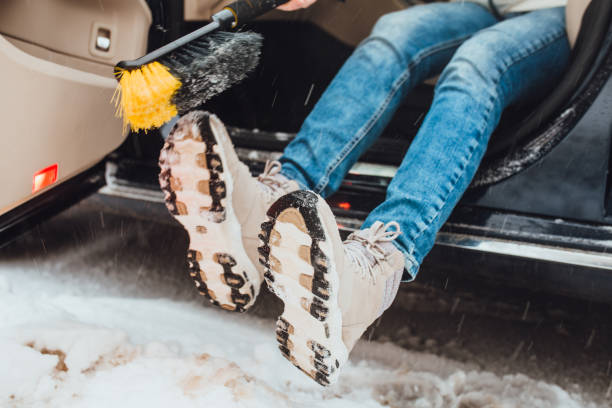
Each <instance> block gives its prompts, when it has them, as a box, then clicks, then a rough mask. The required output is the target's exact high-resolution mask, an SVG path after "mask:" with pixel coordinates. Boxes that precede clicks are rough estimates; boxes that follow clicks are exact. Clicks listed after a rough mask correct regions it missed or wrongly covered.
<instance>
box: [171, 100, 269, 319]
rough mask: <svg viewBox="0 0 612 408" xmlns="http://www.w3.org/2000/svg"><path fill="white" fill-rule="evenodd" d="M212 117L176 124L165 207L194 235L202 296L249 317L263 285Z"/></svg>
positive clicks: (194, 268)
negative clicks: (248, 248)
mask: <svg viewBox="0 0 612 408" xmlns="http://www.w3.org/2000/svg"><path fill="white" fill-rule="evenodd" d="M211 117H212V116H211V115H209V114H207V113H205V112H191V113H189V114H188V115H186V116H184V117H183V118H181V119H180V120H179V121H178V122H177V123H176V125H175V126H174V128H173V129H172V131H171V133H170V135H169V137H168V140H167V141H166V143H165V145H164V147H163V149H162V150H161V153H160V157H159V166H160V168H161V172H160V174H159V184H160V187H161V190H162V191H163V192H164V194H165V202H166V207H167V208H168V210H169V211H170V213H171V214H172V216H173V217H174V218H175V219H176V220H177V221H178V222H180V223H181V224H182V225H183V228H184V229H185V230H186V231H187V233H188V234H189V250H188V252H187V263H188V266H189V275H190V276H191V278H192V279H193V281H194V283H195V286H196V287H197V289H198V290H199V292H200V294H202V295H204V296H206V297H207V298H208V299H209V300H210V301H211V302H212V303H213V304H214V305H217V306H219V307H221V308H223V309H225V310H230V311H236V312H244V311H246V310H247V309H248V308H249V307H250V306H251V305H252V304H253V303H254V301H255V298H256V296H257V293H258V291H259V286H260V283H261V282H260V278H259V273H258V272H257V270H256V269H255V266H254V265H253V264H252V262H251V261H250V260H249V258H248V256H247V254H246V251H245V249H244V246H243V244H242V232H241V226H240V223H239V222H238V220H237V218H236V215H235V213H234V210H233V206H232V192H233V180H232V176H231V174H230V172H229V170H227V171H224V170H225V169H226V167H227V166H225V164H226V163H227V160H226V158H225V154H224V150H223V146H222V143H220V142H219V141H218V140H217V137H216V136H215V134H214V132H213V129H212V127H211V124H210V120H211ZM212 118H213V119H212V120H218V119H216V117H212Z"/></svg>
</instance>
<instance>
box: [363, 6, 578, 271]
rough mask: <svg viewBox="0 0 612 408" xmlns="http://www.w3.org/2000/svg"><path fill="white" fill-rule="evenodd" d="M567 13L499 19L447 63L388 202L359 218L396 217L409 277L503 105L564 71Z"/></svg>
mask: <svg viewBox="0 0 612 408" xmlns="http://www.w3.org/2000/svg"><path fill="white" fill-rule="evenodd" d="M564 16H565V15H564V9H563V8H556V9H547V10H541V11H535V12H531V13H528V14H525V15H521V16H518V17H515V18H512V19H509V20H506V21H503V22H501V23H498V24H496V25H495V26H493V27H491V28H488V29H485V30H483V31H481V32H479V33H478V34H477V35H475V36H474V37H473V38H471V39H470V40H468V41H467V42H465V43H464V44H463V45H462V46H461V47H460V48H459V49H458V50H457V52H456V54H455V55H454V56H453V58H452V60H451V62H450V63H449V65H448V66H447V67H446V68H445V69H444V72H443V73H442V76H441V77H440V79H439V82H438V84H437V86H436V91H435V97H434V101H433V105H432V107H431V109H430V111H429V113H428V115H427V117H426V118H425V120H424V122H423V125H422V126H421V128H420V130H419V132H418V134H417V136H416V138H415V140H414V142H413V143H412V145H411V147H410V149H409V151H408V153H407V154H406V156H405V158H404V160H403V162H402V164H401V166H400V168H399V169H398V171H397V174H396V176H395V177H394V179H393V181H392V182H391V184H390V185H389V188H388V191H387V198H386V200H385V202H384V203H382V204H381V205H380V206H379V207H378V208H376V209H375V210H374V211H373V212H372V213H371V214H370V215H369V217H368V218H367V220H366V222H365V224H364V228H367V227H369V226H371V225H372V224H373V223H374V222H376V221H382V222H385V223H386V222H389V221H398V222H399V224H400V226H401V230H402V234H401V235H400V236H399V238H398V239H397V240H396V242H395V243H396V246H397V247H398V248H399V249H400V250H401V251H402V252H403V253H404V255H405V257H406V269H407V270H408V272H409V273H410V275H411V276H412V277H413V278H414V277H415V276H416V273H417V270H418V267H419V265H420V263H421V261H422V260H423V257H424V256H425V255H426V254H427V253H428V252H429V251H430V250H431V248H432V247H433V244H434V241H435V236H436V234H437V232H438V230H439V229H440V228H441V226H442V224H443V223H444V222H445V221H446V219H447V218H448V216H449V215H450V213H451V211H452V209H453V208H454V207H455V205H456V204H457V202H458V201H459V199H460V198H461V196H462V195H463V193H464V191H465V190H466V189H467V187H468V185H469V184H470V182H471V180H472V178H473V176H474V174H475V173H476V170H477V168H478V165H479V163H480V160H481V158H482V156H483V154H484V152H485V149H486V146H487V143H488V140H489V136H490V135H491V134H492V132H493V130H494V129H495V127H496V126H497V124H498V122H499V119H500V116H501V113H502V111H503V110H504V108H505V107H507V106H508V105H510V104H512V103H515V102H517V101H520V100H524V99H525V98H528V97H529V96H530V95H538V94H541V93H543V92H546V91H548V90H550V88H551V87H552V86H553V85H554V84H555V83H556V81H557V80H558V79H559V78H560V76H561V74H562V73H563V71H564V70H565V67H566V64H567V62H568V60H569V54H570V49H569V44H568V40H567V38H566V34H565V18H564Z"/></svg>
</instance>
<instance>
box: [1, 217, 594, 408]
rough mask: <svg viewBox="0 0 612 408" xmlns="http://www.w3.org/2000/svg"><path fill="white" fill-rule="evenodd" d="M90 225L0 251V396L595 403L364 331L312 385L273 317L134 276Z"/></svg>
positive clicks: (183, 402)
mask: <svg viewBox="0 0 612 408" xmlns="http://www.w3.org/2000/svg"><path fill="white" fill-rule="evenodd" d="M101 217H103V215H101ZM75 222H85V221H83V220H81V221H75ZM98 222H100V223H101V224H104V220H103V219H100V220H98ZM68 224H70V223H68ZM62 225H63V226H64V227H65V226H66V224H65V223H62ZM57 228H60V229H61V228H62V227H61V226H58V227H57ZM77 232H78V231H77ZM95 235H96V234H95V233H92V236H90V237H89V239H88V240H83V244H82V245H80V246H79V247H68V248H67V247H62V246H61V245H58V246H57V247H55V246H54V245H53V243H50V242H49V240H48V237H47V238H44V239H42V238H41V239H42V241H41V243H40V246H42V248H43V249H44V251H43V252H44V253H45V255H44V256H42V257H30V256H28V255H27V254H28V248H27V245H32V241H28V240H26V241H24V243H22V244H21V247H20V249H19V251H21V252H19V251H17V252H19V254H18V256H14V254H13V253H11V252H10V251H7V250H6V249H5V250H3V252H2V253H0V406H2V407H4V406H7V407H30V406H34V407H36V406H53V407H55V406H57V407H60V406H61V407H73V406H74V407H109V406H112V407H116V408H118V407H140V406H143V407H145V406H146V407H169V406H171V407H224V408H225V407H285V406H286V407H381V406H390V407H457V408H479V407H482V408H484V407H491V408H493V407H496V408H497V407H500V408H501V407H504V408H505V407H568V408H572V407H595V406H596V405H595V404H593V403H586V402H584V399H586V398H583V396H581V395H580V393H579V392H577V391H576V390H572V392H567V391H564V390H563V389H561V388H560V387H558V386H556V385H552V384H548V383H545V382H542V381H536V380H533V379H530V378H529V377H527V376H525V375H521V374H519V373H515V374H508V375H498V374H497V375H496V374H493V373H490V372H487V371H483V370H482V369H481V368H480V367H479V366H477V365H475V364H470V363H464V362H458V361H453V360H451V359H448V358H444V357H439V356H436V355H433V354H429V353H425V352H411V351H407V350H405V349H403V348H400V347H398V346H396V345H393V344H391V343H378V342H366V341H362V342H361V343H360V344H358V346H357V348H356V349H355V350H354V352H353V354H352V355H351V361H350V363H349V365H348V366H347V367H346V369H345V370H344V372H343V374H342V376H341V379H340V382H339V383H338V384H337V385H335V386H334V387H331V388H329V389H323V388H321V387H320V386H318V385H317V384H315V383H314V382H312V381H311V380H310V379H309V378H307V377H306V376H304V375H303V374H301V373H300V372H298V371H297V370H296V369H295V368H294V367H293V366H291V365H290V364H289V363H288V362H286V360H285V359H284V358H283V357H282V356H281V355H280V353H279V352H278V351H277V348H276V347H277V346H276V341H275V337H274V331H273V321H272V320H270V319H262V318H259V317H255V316H253V315H235V314H231V313H228V312H224V311H218V310H215V309H213V308H211V307H203V305H202V302H201V301H198V300H194V298H192V297H189V298H188V299H187V300H181V299H182V296H181V293H182V290H183V289H182V286H181V288H177V284H176V282H178V281H177V279H180V278H182V277H180V278H177V277H176V273H175V272H176V271H166V274H164V273H162V274H159V272H156V271H153V270H150V271H149V270H147V269H146V268H145V269H143V268H142V267H141V268H133V274H132V275H134V276H139V278H138V282H142V281H145V282H147V277H148V276H149V274H150V278H151V279H150V280H149V283H147V284H143V285H138V284H133V282H134V281H133V280H132V278H131V276H125V275H124V273H125V271H124V270H123V269H122V268H121V267H117V266H115V267H114V266H113V265H116V263H117V262H118V261H117V257H116V253H113V254H111V253H106V252H107V251H108V250H109V248H114V246H113V245H114V244H116V243H117V242H123V243H124V244H125V245H128V246H129V245H131V244H133V241H130V238H129V237H130V232H129V231H128V232H126V231H124V228H123V224H121V227H120V228H119V229H118V230H114V231H113V232H112V233H110V234H106V235H104V236H101V235H100V236H97V237H96V236H95ZM139 236H140V238H135V239H140V240H142V235H141V234H140V235H139ZM126 237H127V238H126ZM132 238H133V237H132ZM77 241H79V240H77ZM175 244H176V243H175ZM125 245H124V246H125ZM176 245H179V246H180V245H181V242H180V240H179V242H178V244H176ZM24 246H25V247H26V248H25V249H24ZM13 248H14V247H13ZM152 256H153V254H152ZM93 258H95V259H98V261H97V262H98V263H97V264H96V265H92V264H91V263H88V260H91V259H93ZM100 259H107V260H106V261H102V262H99V260H100ZM120 261H121V260H119V262H120ZM128 263H129V262H128ZM140 265H141V266H142V265H143V264H142V263H141V264H140ZM82 268H85V269H82ZM128 270H129V268H128ZM130 282H132V283H130ZM180 282H183V281H182V280H180ZM178 286H180V285H178Z"/></svg>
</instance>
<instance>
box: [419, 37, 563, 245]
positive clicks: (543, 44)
mask: <svg viewBox="0 0 612 408" xmlns="http://www.w3.org/2000/svg"><path fill="white" fill-rule="evenodd" d="M563 35H564V32H558V33H555V34H554V35H551V36H548V37H546V38H545V39H544V40H542V41H541V44H540V45H539V46H538V47H531V48H530V49H531V52H530V53H528V54H527V55H523V54H524V53H521V54H519V55H518V56H517V57H515V58H513V60H512V61H511V62H510V63H508V64H506V66H505V67H504V68H503V70H502V71H501V73H500V75H499V76H498V77H497V78H496V79H495V89H497V88H498V87H499V85H500V83H501V80H502V78H503V76H504V75H505V74H506V73H507V72H508V70H509V69H510V68H512V66H513V65H516V64H518V63H519V62H521V61H522V60H524V59H525V58H527V57H529V56H532V55H534V54H536V53H538V52H540V51H542V50H543V49H544V48H545V47H546V46H548V45H550V44H552V43H554V42H556V41H558V40H559V39H561V38H562V37H563ZM492 109H493V104H489V107H487V111H486V113H485V117H487V118H488V116H489V115H490V114H491V111H492ZM483 131H484V129H482V130H480V131H479V133H481V134H482V132H483ZM478 139H480V137H479V138H478ZM481 142H482V141H480V140H479V141H478V143H481ZM475 151H476V149H475V148H474V149H473V150H472V152H471V153H470V154H469V155H468V156H467V159H468V160H467V161H466V162H465V163H466V164H465V165H463V167H460V169H459V173H458V176H457V177H456V178H455V179H454V180H453V181H452V182H451V188H450V190H449V191H448V193H447V194H446V198H445V199H444V200H442V205H441V206H440V207H438V208H436V210H435V214H434V216H433V217H431V219H430V220H429V221H427V222H426V223H425V226H424V227H423V228H421V230H420V231H419V232H418V233H417V234H416V236H415V237H414V238H413V249H412V251H411V252H412V253H414V248H415V246H416V245H415V244H414V242H415V241H416V240H418V239H419V238H420V237H421V236H422V235H423V233H424V232H425V231H426V230H427V229H429V227H430V226H431V224H432V223H433V222H434V221H435V220H436V219H437V218H439V217H440V214H441V213H442V208H443V207H444V203H445V202H446V201H447V200H448V196H449V195H450V194H451V193H452V192H453V191H454V190H455V188H456V187H457V182H458V181H459V179H461V177H462V176H463V174H464V172H465V169H466V167H467V163H469V161H470V159H471V157H472V156H473V155H474V152H475Z"/></svg>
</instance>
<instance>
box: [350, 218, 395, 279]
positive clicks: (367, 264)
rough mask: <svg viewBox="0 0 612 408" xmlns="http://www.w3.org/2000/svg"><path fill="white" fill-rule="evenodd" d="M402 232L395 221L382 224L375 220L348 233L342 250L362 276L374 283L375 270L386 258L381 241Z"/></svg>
mask: <svg viewBox="0 0 612 408" xmlns="http://www.w3.org/2000/svg"><path fill="white" fill-rule="evenodd" d="M401 233H402V231H401V229H400V226H399V224H398V223H397V222H395V221H391V222H389V223H387V224H383V223H382V222H380V221H376V222H375V223H374V225H372V226H371V227H370V228H368V229H366V230H362V231H357V232H354V233H352V234H351V235H349V237H348V238H347V239H346V241H344V251H345V253H346V255H347V257H348V258H349V259H350V260H351V262H353V264H354V265H355V266H356V267H357V269H358V270H359V271H360V272H361V274H362V276H363V277H364V278H367V277H369V278H370V279H372V282H373V283H374V284H376V275H377V273H376V271H377V270H378V269H380V268H382V263H383V261H384V260H385V258H386V253H385V250H384V248H383V247H381V246H380V244H381V243H383V242H391V241H394V240H395V239H397V237H399V236H400V234H401Z"/></svg>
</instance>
